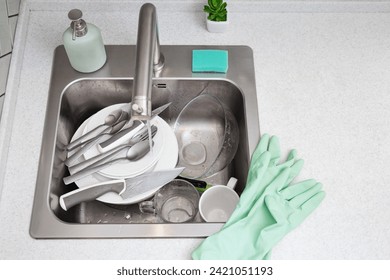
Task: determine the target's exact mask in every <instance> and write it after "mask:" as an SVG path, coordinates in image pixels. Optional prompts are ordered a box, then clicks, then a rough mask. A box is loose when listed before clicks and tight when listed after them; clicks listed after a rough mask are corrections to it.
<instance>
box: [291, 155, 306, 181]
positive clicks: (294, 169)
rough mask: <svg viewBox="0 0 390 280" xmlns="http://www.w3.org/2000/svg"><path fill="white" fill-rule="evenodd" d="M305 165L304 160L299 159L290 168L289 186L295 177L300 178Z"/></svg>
mask: <svg viewBox="0 0 390 280" xmlns="http://www.w3.org/2000/svg"><path fill="white" fill-rule="evenodd" d="M303 164H304V161H303V159H299V160H297V161H296V162H295V163H294V164H293V165H292V166H291V167H290V175H289V177H288V179H287V184H290V183H291V182H292V180H294V179H295V177H297V176H298V174H299V173H300V172H301V170H302V168H303Z"/></svg>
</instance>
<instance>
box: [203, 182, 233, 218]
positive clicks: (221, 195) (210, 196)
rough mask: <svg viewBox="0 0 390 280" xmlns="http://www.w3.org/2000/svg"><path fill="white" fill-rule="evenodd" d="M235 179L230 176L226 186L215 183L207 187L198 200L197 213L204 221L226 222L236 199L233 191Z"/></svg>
mask: <svg viewBox="0 0 390 280" xmlns="http://www.w3.org/2000/svg"><path fill="white" fill-rule="evenodd" d="M236 184H237V179H236V178H234V177H231V178H230V180H229V182H228V183H227V186H224V185H216V186H212V187H211V188H209V189H207V190H206V191H205V192H204V193H203V194H202V196H201V197H200V200H199V213H200V215H201V217H202V219H203V220H204V221H206V222H226V221H227V220H228V219H229V218H230V216H231V215H232V213H233V211H234V209H235V208H236V205H237V203H238V200H239V199H240V198H239V196H238V194H237V193H236V192H235V191H234V188H235V186H236Z"/></svg>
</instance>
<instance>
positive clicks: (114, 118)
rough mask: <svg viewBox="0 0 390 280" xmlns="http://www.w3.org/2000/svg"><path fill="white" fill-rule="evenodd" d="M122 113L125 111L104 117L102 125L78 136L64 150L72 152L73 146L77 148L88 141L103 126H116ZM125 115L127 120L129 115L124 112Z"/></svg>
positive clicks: (120, 110) (117, 111)
mask: <svg viewBox="0 0 390 280" xmlns="http://www.w3.org/2000/svg"><path fill="white" fill-rule="evenodd" d="M124 112H125V111H123V110H122V109H117V110H114V111H112V112H111V113H110V114H109V115H108V116H106V118H105V119H104V123H103V124H101V125H98V126H97V127H95V128H94V129H92V130H90V131H88V132H87V133H86V134H84V135H82V136H80V137H79V138H77V139H74V140H73V141H72V142H70V143H69V144H68V145H67V146H66V149H67V150H72V149H74V148H75V146H79V144H80V143H82V142H83V141H84V140H86V139H88V138H89V137H90V136H91V135H93V134H94V133H95V132H96V131H97V130H99V129H101V128H102V127H104V126H107V127H112V126H113V125H115V124H117V123H118V122H120V121H121V120H120V119H121V117H122V115H123V113H124ZM125 113H126V114H127V118H128V117H129V114H128V113H127V112H125Z"/></svg>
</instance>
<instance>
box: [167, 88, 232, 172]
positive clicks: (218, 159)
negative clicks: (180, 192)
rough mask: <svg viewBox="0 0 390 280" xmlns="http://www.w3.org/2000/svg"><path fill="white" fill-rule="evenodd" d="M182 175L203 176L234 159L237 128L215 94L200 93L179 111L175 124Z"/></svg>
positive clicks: (228, 111) (230, 113)
mask: <svg viewBox="0 0 390 280" xmlns="http://www.w3.org/2000/svg"><path fill="white" fill-rule="evenodd" d="M174 131H175V135H176V138H177V141H178V145H179V163H178V165H179V166H183V167H185V169H184V171H183V173H182V176H184V177H187V178H205V177H208V176H210V175H213V174H215V173H217V172H218V171H220V170H222V169H224V168H225V167H226V166H227V165H229V164H230V163H231V161H232V160H233V158H234V156H235V154H236V152H237V148H238V142H239V129H238V124H237V121H236V119H235V117H234V115H233V113H232V112H231V111H230V110H229V109H228V108H226V107H225V106H223V105H222V103H221V102H220V101H219V99H217V98H216V97H214V96H212V95H210V94H202V95H199V96H197V97H196V98H194V99H193V100H191V102H189V103H188V104H187V105H186V106H185V107H184V108H183V110H182V111H181V112H180V114H179V116H178V118H177V120H176V123H175V126H174Z"/></svg>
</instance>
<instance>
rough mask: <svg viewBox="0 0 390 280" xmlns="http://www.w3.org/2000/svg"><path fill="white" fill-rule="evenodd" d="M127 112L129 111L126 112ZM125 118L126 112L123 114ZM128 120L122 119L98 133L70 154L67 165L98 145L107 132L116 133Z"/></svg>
mask: <svg viewBox="0 0 390 280" xmlns="http://www.w3.org/2000/svg"><path fill="white" fill-rule="evenodd" d="M126 114H127V113H126ZM123 116H124V118H125V114H124V115H123ZM126 122H127V120H125V119H123V120H122V121H120V122H119V123H117V124H115V125H114V126H112V127H107V128H106V129H105V130H103V132H102V133H100V134H98V135H96V136H95V137H93V138H91V139H90V140H88V141H87V142H86V143H85V144H84V146H82V147H81V148H80V149H79V150H77V151H76V152H75V153H74V154H72V155H71V156H69V157H68V158H67V159H66V160H65V165H66V166H71V165H72V164H73V163H74V162H75V161H76V160H77V159H78V158H79V157H81V156H82V155H83V154H84V153H85V152H86V151H88V150H89V149H90V148H91V147H93V146H94V145H96V144H97V143H98V142H99V140H100V139H101V138H102V137H103V136H104V135H106V134H112V133H116V132H118V131H119V130H120V129H121V128H122V127H123V126H124V125H125V124H126Z"/></svg>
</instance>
